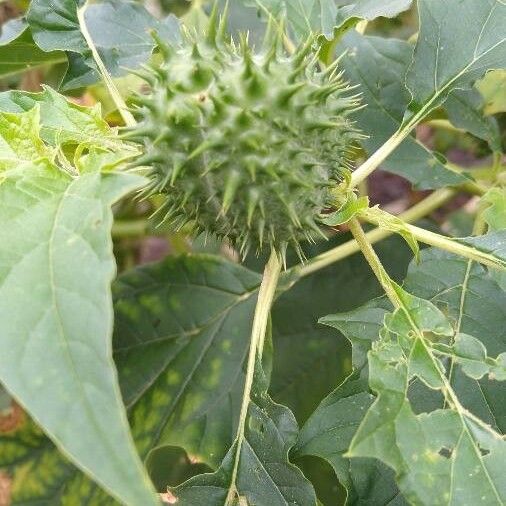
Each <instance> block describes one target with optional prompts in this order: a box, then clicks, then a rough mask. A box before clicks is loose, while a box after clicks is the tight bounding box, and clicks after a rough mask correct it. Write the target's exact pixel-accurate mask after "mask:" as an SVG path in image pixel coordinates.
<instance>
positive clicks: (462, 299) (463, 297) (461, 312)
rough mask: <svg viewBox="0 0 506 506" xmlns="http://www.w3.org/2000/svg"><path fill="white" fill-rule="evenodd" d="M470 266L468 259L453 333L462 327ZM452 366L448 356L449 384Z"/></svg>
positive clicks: (452, 362) (452, 363)
mask: <svg viewBox="0 0 506 506" xmlns="http://www.w3.org/2000/svg"><path fill="white" fill-rule="evenodd" d="M472 267H473V261H472V260H469V261H468V262H467V266H466V272H465V274H464V280H463V282H462V293H461V294H460V301H459V316H458V319H457V326H456V328H455V335H457V334H459V332H460V329H461V327H462V318H463V317H464V305H465V303H466V298H467V289H468V287H469V277H470V275H471V268H472ZM454 367H455V360H454V358H453V357H450V371H449V373H448V378H449V379H450V384H451V382H452V378H453V371H454ZM445 405H446V399H445ZM445 407H446V406H445Z"/></svg>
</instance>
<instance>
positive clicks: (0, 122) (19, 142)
mask: <svg viewBox="0 0 506 506" xmlns="http://www.w3.org/2000/svg"><path fill="white" fill-rule="evenodd" d="M39 134H40V110H39V108H38V107H36V108H33V109H32V110H31V111H29V112H27V113H24V114H11V113H0V170H1V169H2V168H8V167H16V166H18V165H19V164H20V163H21V162H23V161H37V160H40V159H41V158H48V159H53V158H54V155H55V153H54V152H53V151H52V150H51V149H49V148H48V147H47V146H46V145H45V144H44V143H43V142H42V140H41V139H40V136H39Z"/></svg>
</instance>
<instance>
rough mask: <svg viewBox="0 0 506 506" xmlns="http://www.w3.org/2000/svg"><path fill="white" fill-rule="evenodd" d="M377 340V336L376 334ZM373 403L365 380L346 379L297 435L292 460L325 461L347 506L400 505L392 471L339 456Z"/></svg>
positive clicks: (364, 460) (374, 464)
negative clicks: (340, 486) (342, 490)
mask: <svg viewBox="0 0 506 506" xmlns="http://www.w3.org/2000/svg"><path fill="white" fill-rule="evenodd" d="M376 337H377V334H376ZM373 401H374V396H373V395H372V394H371V393H370V391H369V387H368V384H367V379H366V378H360V375H359V374H358V373H355V374H353V375H352V376H350V377H349V378H348V379H347V380H346V381H345V382H344V383H343V384H342V385H340V386H339V387H338V388H337V389H336V390H334V391H333V392H332V393H331V394H330V395H329V396H328V397H327V398H326V399H324V400H323V401H322V403H321V404H320V405H319V406H318V409H317V410H316V411H315V412H314V414H313V415H312V416H311V418H310V419H309V420H308V421H307V423H306V424H305V425H304V427H303V428H302V429H301V431H300V433H299V437H298V440H297V444H296V446H295V448H294V450H293V455H294V456H295V457H300V456H304V455H314V456H318V457H321V458H324V459H325V460H327V461H328V462H329V463H330V464H331V465H332V467H333V469H334V471H335V473H336V475H337V477H338V479H339V481H340V482H341V483H342V484H343V485H344V486H345V487H346V490H347V492H348V497H347V504H358V503H364V504H365V503H368V504H374V505H377V506H380V505H386V504H391V503H392V501H393V500H394V499H395V501H396V502H395V504H399V505H400V504H402V503H403V500H402V497H401V496H400V494H399V491H398V489H397V486H396V485H395V481H394V476H393V472H392V471H391V470H390V469H388V467H386V466H385V465H384V464H382V463H381V462H379V461H378V460H373V459H352V460H350V459H347V458H345V457H344V456H343V455H344V454H345V453H346V451H347V450H348V448H349V445H350V442H351V440H352V438H353V435H354V434H355V431H356V430H357V428H358V426H359V425H360V423H361V421H362V419H363V417H364V414H365V412H366V411H367V410H368V409H369V408H370V406H371V405H372V403H373Z"/></svg>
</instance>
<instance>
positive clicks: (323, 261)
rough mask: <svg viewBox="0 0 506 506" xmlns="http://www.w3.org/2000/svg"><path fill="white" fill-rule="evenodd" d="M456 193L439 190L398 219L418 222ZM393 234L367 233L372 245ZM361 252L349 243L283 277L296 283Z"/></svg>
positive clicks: (373, 231)
mask: <svg viewBox="0 0 506 506" xmlns="http://www.w3.org/2000/svg"><path fill="white" fill-rule="evenodd" d="M456 193H457V192H456V191H455V190H453V189H451V188H444V189H442V190H438V191H436V192H434V193H432V194H431V195H429V196H428V197H427V198H425V199H424V200H422V201H421V202H419V203H418V204H416V205H414V206H413V207H412V208H411V209H408V210H407V211H405V212H404V213H402V214H400V215H399V216H398V217H399V218H400V219H402V220H403V221H405V222H406V223H409V222H412V221H417V220H419V219H421V218H423V217H425V216H427V215H428V214H430V213H431V212H432V211H434V210H435V209H437V208H439V207H441V206H442V205H443V204H445V203H446V202H448V201H449V200H450V199H452V198H453V197H454V196H455V194H456ZM393 233H394V232H391V231H390V230H384V229H381V228H377V229H375V230H372V231H371V232H367V234H366V237H367V240H368V241H369V242H370V243H371V244H374V243H376V242H379V241H381V240H383V239H386V238H387V237H389V236H391V235H393ZM359 251H360V247H359V245H358V244H357V242H356V241H355V240H352V241H349V242H347V243H344V244H341V245H340V246H337V247H336V248H333V249H331V250H330V251H327V252H325V253H322V254H321V255H318V256H316V257H315V258H313V259H311V260H310V261H309V262H306V263H305V264H301V265H297V266H295V267H292V268H291V269H288V271H287V272H286V273H285V274H283V277H285V276H286V277H292V279H293V280H294V282H295V281H296V280H298V279H300V278H303V277H304V276H309V275H310V274H313V273H314V272H317V271H319V270H320V269H324V268H325V267H328V266H329V265H332V264H334V263H336V262H339V261H340V260H342V259H343V258H346V257H348V256H350V255H353V254H354V253H358V252H359Z"/></svg>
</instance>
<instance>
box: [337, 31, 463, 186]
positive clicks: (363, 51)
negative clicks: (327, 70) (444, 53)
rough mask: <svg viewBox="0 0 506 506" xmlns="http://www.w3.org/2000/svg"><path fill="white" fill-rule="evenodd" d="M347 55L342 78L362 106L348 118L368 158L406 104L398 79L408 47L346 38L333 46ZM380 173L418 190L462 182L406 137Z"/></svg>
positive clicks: (353, 36)
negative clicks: (402, 179)
mask: <svg viewBox="0 0 506 506" xmlns="http://www.w3.org/2000/svg"><path fill="white" fill-rule="evenodd" d="M337 51H338V53H342V52H345V51H347V55H346V56H345V57H344V58H343V59H342V66H343V68H344V69H345V71H346V72H345V78H346V79H347V80H349V81H350V82H351V84H357V85H359V91H360V92H361V93H362V102H363V103H364V105H366V107H364V108H363V109H361V110H360V111H359V112H357V113H356V114H355V115H354V119H355V120H356V121H357V125H358V127H359V128H360V129H361V130H362V131H363V132H364V134H366V135H367V138H365V139H364V140H363V141H362V145H363V147H364V149H365V150H366V151H367V152H368V153H369V154H372V153H373V152H375V151H376V150H377V149H379V148H380V147H381V146H382V145H383V144H384V143H385V142H386V141H387V140H388V139H389V138H390V136H391V135H392V134H393V133H394V132H396V131H397V130H398V129H399V127H400V125H401V123H402V119H403V115H404V112H405V110H406V107H407V106H408V103H409V94H408V92H407V90H406V88H405V86H404V75H405V73H406V70H407V68H408V65H409V62H410V61H411V55H412V46H411V45H410V44H408V43H407V42H404V41H401V40H397V39H383V38H380V37H369V36H363V35H360V34H358V33H356V32H350V33H348V34H346V36H345V37H344V38H343V40H342V41H341V43H340V44H339V45H338V47H337ZM382 168H383V169H385V170H387V171H389V172H393V173H394V174H399V175H401V176H403V177H405V178H407V179H408V180H409V181H411V182H412V183H413V184H414V185H415V186H416V187H417V188H419V189H431V188H440V187H443V186H447V185H454V184H459V183H463V182H464V181H465V180H466V179H465V178H464V177H463V176H461V175H459V174H456V173H455V172H452V171H451V170H450V169H449V168H448V167H446V166H445V165H443V164H442V163H441V162H440V161H439V159H438V158H437V157H436V156H434V154H433V153H431V151H429V150H428V149H427V148H426V147H425V146H423V145H422V144H421V143H420V142H418V141H417V140H416V139H415V138H414V137H411V136H408V137H407V138H406V139H405V140H404V141H403V142H402V143H401V145H400V146H399V147H398V148H397V149H396V150H395V151H394V152H393V153H392V154H391V155H390V156H389V157H388V158H387V160H385V162H383V164H382Z"/></svg>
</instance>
